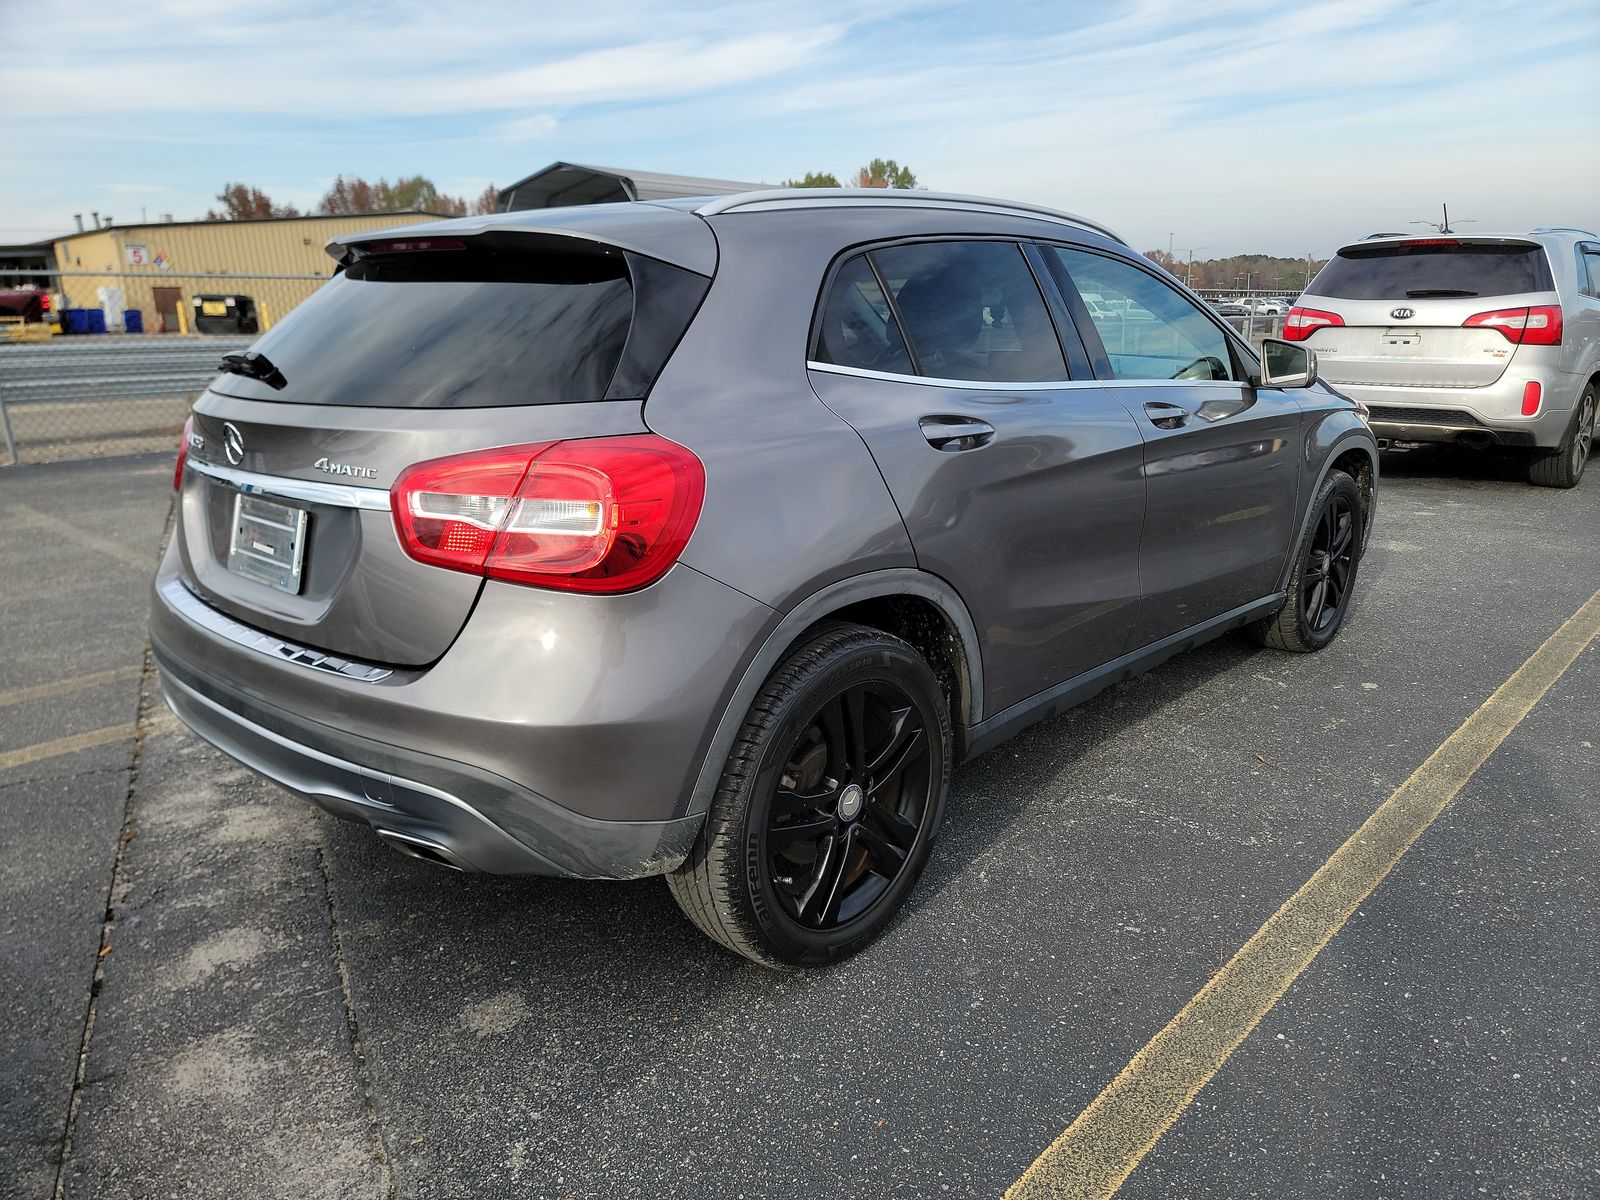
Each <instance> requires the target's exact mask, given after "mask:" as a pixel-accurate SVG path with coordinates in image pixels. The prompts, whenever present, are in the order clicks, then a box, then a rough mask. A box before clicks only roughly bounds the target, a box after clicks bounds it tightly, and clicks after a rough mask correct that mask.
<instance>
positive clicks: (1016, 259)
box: [872, 242, 1068, 383]
mask: <svg viewBox="0 0 1600 1200" xmlns="http://www.w3.org/2000/svg"><path fill="white" fill-rule="evenodd" d="M872 261H873V262H874V263H875V264H876V265H877V268H878V273H879V275H881V276H882V277H883V282H884V286H885V287H887V288H888V289H889V290H890V292H891V293H893V295H894V300H895V305H894V306H895V309H896V310H897V311H898V312H899V314H900V319H901V321H903V322H904V323H905V331H906V337H907V338H908V340H909V341H910V343H911V351H912V354H913V356H914V358H915V361H916V366H917V372H918V374H921V375H925V376H928V377H929V378H933V379H970V380H975V381H980V382H985V383H988V382H994V383H1054V382H1056V381H1058V380H1063V379H1066V378H1067V377H1068V376H1067V364H1066V362H1065V361H1064V360H1063V359H1062V357H1061V343H1060V342H1059V341H1057V340H1056V331H1055V326H1054V325H1053V324H1052V323H1051V321H1050V311H1049V309H1047V308H1046V307H1045V303H1044V297H1043V296H1041V295H1040V294H1039V285H1038V284H1037V283H1036V282H1035V281H1034V278H1033V272H1032V271H1031V270H1030V269H1029V267H1028V261H1027V259H1026V258H1024V257H1023V254H1022V247H1021V246H1018V245H1017V244H1016V243H1014V242H929V243H922V244H917V245H909V246H890V247H887V248H885V249H883V250H874V251H873V252H872Z"/></svg>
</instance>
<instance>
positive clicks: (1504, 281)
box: [1283, 228, 1600, 488]
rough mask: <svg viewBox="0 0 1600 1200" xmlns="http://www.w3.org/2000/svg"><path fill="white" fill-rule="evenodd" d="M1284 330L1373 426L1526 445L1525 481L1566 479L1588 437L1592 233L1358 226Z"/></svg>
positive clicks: (1594, 376) (1596, 296) (1595, 339)
mask: <svg viewBox="0 0 1600 1200" xmlns="http://www.w3.org/2000/svg"><path fill="white" fill-rule="evenodd" d="M1283 334H1284V337H1285V338H1288V339H1290V340H1294V341H1300V342H1304V343H1305V344H1306V345H1308V346H1310V347H1311V348H1312V349H1313V350H1315V351H1316V352H1317V356H1318V363H1319V370H1320V372H1321V374H1322V377H1323V378H1324V379H1326V380H1328V381H1329V382H1330V383H1332V384H1333V385H1334V386H1335V387H1337V388H1338V389H1339V390H1340V391H1342V392H1344V393H1346V394H1347V395H1350V396H1352V397H1354V398H1355V399H1357V400H1360V401H1362V402H1363V403H1364V404H1366V405H1367V407H1368V408H1369V409H1370V410H1371V413H1372V427H1373V430H1374V431H1375V432H1376V433H1377V434H1378V435H1379V436H1380V437H1385V438H1392V439H1394V440H1397V441H1404V442H1452V443H1455V444H1457V445H1462V446H1468V447H1475V448H1483V447H1489V446H1511V447H1520V448H1524V449H1526V450H1527V451H1528V452H1529V466H1528V479H1529V481H1530V482H1532V483H1535V484H1538V485H1541V486H1544V487H1560V488H1570V487H1572V486H1574V485H1575V484H1576V483H1577V482H1578V480H1579V479H1581V478H1582V476H1583V471H1584V466H1585V464H1586V463H1587V462H1588V459H1589V456H1590V451H1591V449H1592V447H1593V444H1594V432H1595V410H1596V391H1597V389H1600V235H1596V234H1593V233H1590V232H1588V231H1587V230H1578V229H1551V228H1544V229H1535V230H1533V231H1532V232H1531V233H1505V234H1451V235H1447V236H1439V237H1422V238H1418V237H1401V236H1386V237H1376V238H1368V239H1366V240H1364V241H1360V242H1356V243H1354V244H1352V245H1349V246H1345V247H1344V248H1343V249H1341V250H1340V251H1339V252H1338V253H1337V254H1336V255H1335V256H1334V257H1333V259H1332V260H1331V261H1330V262H1329V263H1328V265H1327V266H1325V267H1324V268H1323V269H1322V270H1321V271H1320V272H1319V273H1318V275H1317V277H1316V279H1314V280H1313V281H1312V283H1311V286H1310V287H1308V288H1307V289H1306V291H1305V294H1304V295H1302V296H1301V297H1300V301H1299V304H1298V305H1297V306H1296V307H1294V308H1293V309H1291V310H1290V312H1289V315H1288V317H1287V319H1286V321H1285V324H1284V330H1283Z"/></svg>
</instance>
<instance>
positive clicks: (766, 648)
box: [684, 567, 983, 816]
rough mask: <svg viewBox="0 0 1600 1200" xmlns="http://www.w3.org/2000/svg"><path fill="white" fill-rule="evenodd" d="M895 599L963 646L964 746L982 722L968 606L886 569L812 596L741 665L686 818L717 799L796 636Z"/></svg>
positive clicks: (977, 655)
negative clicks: (737, 744)
mask: <svg viewBox="0 0 1600 1200" xmlns="http://www.w3.org/2000/svg"><path fill="white" fill-rule="evenodd" d="M893 596H915V597H917V598H919V599H923V600H927V601H928V602H929V603H931V604H932V605H933V606H934V607H935V608H937V609H938V610H939V612H940V613H941V614H942V615H943V616H944V617H945V619H946V620H947V621H949V623H950V626H951V628H952V629H954V630H955V632H956V636H957V637H958V638H959V639H960V641H961V652H962V658H963V660H964V663H963V666H964V669H965V675H966V678H965V679H964V680H963V681H962V694H961V695H960V696H958V697H957V703H956V705H955V706H953V707H954V708H955V711H953V712H952V713H951V714H950V716H951V724H952V725H954V726H955V727H956V729H955V733H956V738H957V743H958V745H959V744H961V743H963V742H964V741H965V731H966V730H967V729H969V728H971V727H972V726H974V725H977V724H978V723H979V722H980V721H982V720H983V658H982V652H981V650H980V648H979V643H978V629H977V626H976V625H975V624H974V623H973V620H972V615H971V614H970V613H969V612H968V611H967V606H966V604H965V603H964V602H963V601H962V599H961V597H960V595H958V594H957V592H956V590H955V588H953V587H951V586H950V584H948V583H946V582H945V581H944V580H943V579H941V578H939V576H937V575H932V574H930V573H928V572H927V571H920V570H918V569H916V568H915V567H889V568H885V569H884V570H880V571H869V572H868V573H866V574H865V575H856V576H852V577H851V578H849V579H841V580H838V581H837V582H835V583H830V584H828V585H827V586H826V587H823V588H820V589H819V590H817V591H815V592H813V593H811V595H809V596H807V597H806V598H805V599H804V600H801V601H800V602H799V603H798V604H796V605H794V606H793V607H792V608H790V609H789V610H788V611H787V612H786V613H784V615H783V618H782V619H781V620H780V621H779V622H778V624H777V625H776V626H775V627H774V628H773V630H772V632H771V633H769V634H768V635H767V637H766V639H765V640H764V641H763V642H762V643H761V646H760V648H759V649H757V650H756V652H755V654H754V655H752V656H751V658H750V661H749V662H748V663H747V664H746V665H745V669H744V674H743V675H741V676H740V678H739V682H738V684H737V685H736V686H735V687H734V689H733V694H732V695H731V696H730V697H729V698H728V701H727V703H726V704H724V705H723V708H722V713H721V716H720V717H719V718H718V720H717V726H716V730H715V732H713V734H712V735H711V741H710V744H709V745H708V746H707V747H706V753H705V756H704V758H703V759H702V760H701V764H700V773H699V775H698V776H697V777H696V779H695V784H694V787H693V789H692V790H691V791H690V793H689V796H688V800H687V804H686V807H685V811H684V815H685V816H702V815H704V814H705V813H706V812H707V811H708V810H709V809H710V808H711V801H712V798H713V797H714V796H715V795H716V791H717V782H718V780H720V779H721V778H722V769H723V765H724V764H725V763H726V762H727V759H728V755H729V754H730V753H731V752H732V750H733V743H734V741H735V739H736V738H737V737H738V736H739V728H740V726H742V725H743V724H744V719H745V715H746V714H747V713H748V712H749V711H750V706H751V704H753V703H754V702H755V698H756V693H757V692H759V691H760V690H761V685H762V684H763V683H765V682H766V679H767V676H769V675H770V674H772V670H773V668H774V667H776V666H777V665H778V663H779V662H780V661H782V659H783V657H784V656H785V655H786V654H788V653H789V651H790V650H792V649H793V648H794V646H795V644H796V643H797V642H798V641H799V639H800V636H801V635H802V634H803V633H805V631H806V630H807V629H810V628H811V627H812V626H813V625H815V624H816V623H817V622H818V621H821V620H824V619H825V618H826V617H827V616H828V615H829V614H830V613H833V612H837V611H838V610H839V609H841V608H847V607H849V606H850V605H852V604H859V603H861V602H862V601H864V600H880V599H885V598H888V597H893Z"/></svg>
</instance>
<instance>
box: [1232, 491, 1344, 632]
mask: <svg viewBox="0 0 1600 1200" xmlns="http://www.w3.org/2000/svg"><path fill="white" fill-rule="evenodd" d="M1311 513H1312V515H1311V520H1310V521H1308V522H1307V523H1306V531H1305V533H1304V535H1302V537H1301V539H1300V545H1299V547H1298V548H1297V549H1296V551H1295V556H1294V570H1293V572H1292V573H1291V575H1290V576H1289V591H1288V594H1287V595H1286V596H1285V597H1284V599H1283V605H1282V607H1280V608H1279V609H1278V611H1277V612H1276V613H1274V614H1273V615H1272V616H1270V617H1268V618H1267V619H1266V620H1264V621H1260V622H1258V623H1257V624H1256V625H1255V627H1254V630H1255V634H1256V637H1257V639H1258V640H1259V641H1260V642H1261V643H1262V644H1263V645H1266V646H1272V647H1273V648H1275V649H1278V650H1287V651H1289V652H1290V653H1292V654H1311V653H1313V652H1315V651H1317V650H1321V649H1322V648H1323V647H1324V646H1326V645H1327V644H1328V643H1329V642H1331V641H1333V639H1334V638H1335V637H1337V636H1338V634H1339V630H1340V629H1341V628H1342V627H1343V625H1344V619H1345V616H1346V614H1348V613H1349V611H1350V598H1351V596H1352V595H1354V594H1355V587H1356V572H1357V570H1358V569H1359V568H1360V566H1361V553H1362V550H1363V548H1364V547H1363V546H1362V538H1363V536H1364V534H1365V528H1364V522H1363V520H1362V513H1361V490H1360V489H1359V488H1358V487H1356V481H1355V480H1354V479H1352V478H1350V476H1349V475H1347V474H1345V473H1344V472H1343V471H1329V472H1328V474H1327V477H1326V478H1325V479H1324V480H1323V481H1322V486H1321V487H1320V488H1318V489H1317V497H1316V500H1315V502H1314V504H1313V505H1312V509H1311ZM1341 581H1342V582H1341ZM1319 586H1322V588H1323V590H1322V594H1321V595H1320V596H1319V595H1318V594H1317V588H1318V587H1319ZM1335 591H1336V592H1337V594H1336V595H1330V593H1333V592H1335ZM1313 607H1315V609H1316V612H1315V613H1314V614H1313V613H1312V612H1311V611H1310V610H1311V609H1312V608H1313Z"/></svg>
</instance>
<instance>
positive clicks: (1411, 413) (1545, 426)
mask: <svg viewBox="0 0 1600 1200" xmlns="http://www.w3.org/2000/svg"><path fill="white" fill-rule="evenodd" d="M1510 376H1511V372H1509V371H1508V372H1507V377H1502V378H1501V379H1500V381H1499V382H1497V383H1495V384H1493V385H1492V386H1490V387H1483V388H1420V387H1384V386H1380V385H1376V384H1357V383H1339V382H1333V381H1330V386H1332V387H1333V388H1335V389H1336V390H1338V391H1339V392H1340V393H1341V394H1343V395H1346V396H1349V397H1350V398H1351V399H1353V400H1359V401H1360V402H1361V403H1362V404H1365V405H1366V406H1367V408H1368V409H1369V410H1370V411H1371V413H1372V417H1371V421H1370V424H1371V426H1372V432H1373V434H1374V435H1375V436H1377V437H1379V438H1383V439H1388V440H1392V441H1400V442H1461V443H1463V444H1466V445H1469V446H1525V447H1530V448H1531V447H1534V446H1540V447H1545V448H1554V447H1556V446H1559V445H1560V444H1561V439H1562V438H1563V437H1565V436H1566V432H1567V424H1568V422H1569V421H1570V420H1571V418H1572V400H1573V394H1575V393H1573V389H1572V388H1571V387H1569V386H1568V381H1567V380H1566V379H1564V378H1562V379H1558V380H1556V381H1550V382H1547V381H1543V380H1541V381H1540V382H1541V388H1542V398H1541V400H1540V405H1539V411H1538V412H1537V413H1535V414H1534V415H1533V416H1531V417H1525V416H1523V415H1522V393H1523V388H1524V387H1525V386H1526V385H1527V383H1528V382H1529V378H1528V377H1527V376H1526V375H1518V376H1516V377H1514V378H1513V377H1510Z"/></svg>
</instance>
